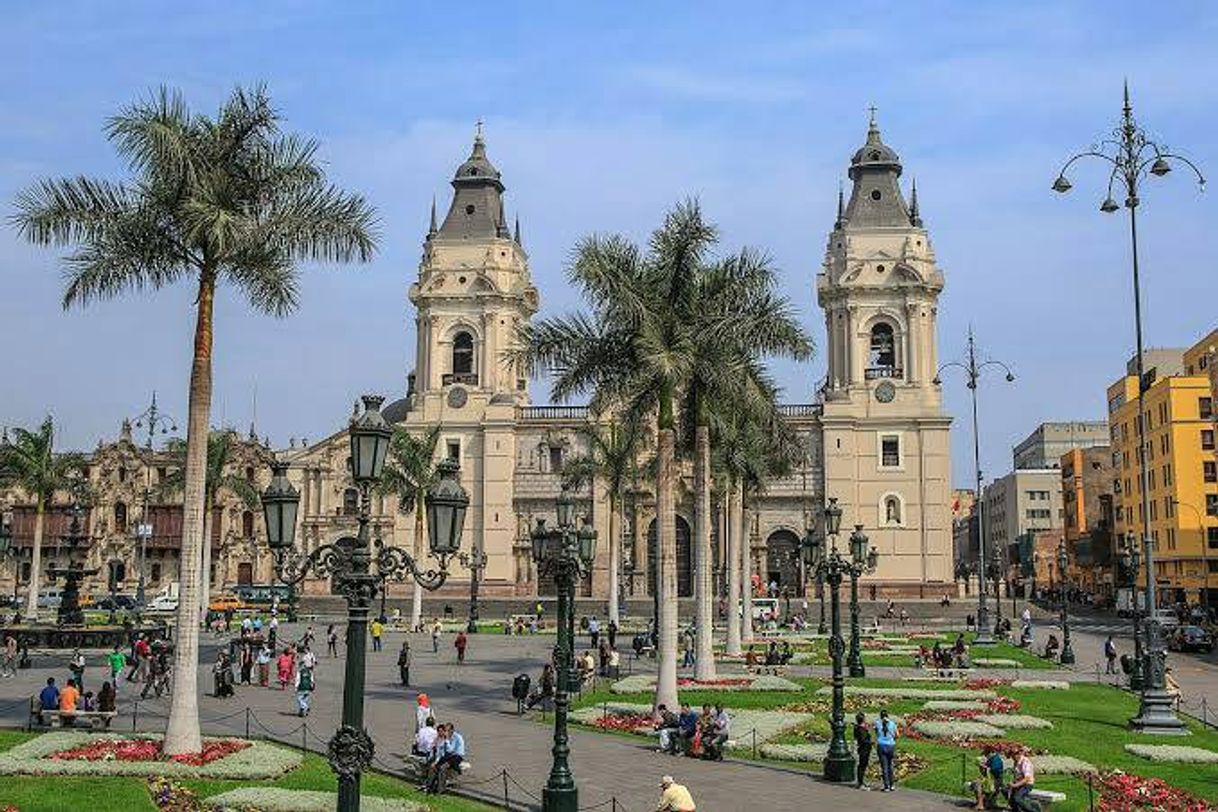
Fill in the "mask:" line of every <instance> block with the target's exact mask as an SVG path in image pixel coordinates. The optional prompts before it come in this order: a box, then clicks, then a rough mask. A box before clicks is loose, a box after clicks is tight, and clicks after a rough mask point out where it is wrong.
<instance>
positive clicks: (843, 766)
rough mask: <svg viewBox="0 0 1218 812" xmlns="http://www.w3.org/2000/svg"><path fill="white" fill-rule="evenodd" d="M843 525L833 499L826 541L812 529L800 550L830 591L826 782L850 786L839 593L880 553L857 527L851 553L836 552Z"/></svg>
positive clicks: (852, 772)
mask: <svg viewBox="0 0 1218 812" xmlns="http://www.w3.org/2000/svg"><path fill="white" fill-rule="evenodd" d="M841 526H842V509H841V508H840V507H838V505H837V498H836V497H830V498H829V504H828V505H827V506H826V507H825V520H824V531H825V532H824V538H822V537H820V536H818V535H817V534H816V533H815V532H814V531H812V530H811V529H809V530H808V531H807V533H805V534H804V538H803V541H802V542H801V545H800V546H801V547H802V548H803V552H804V556H805V561H807V564H808V567H809V568H810V569H812V570H814V571H815V572H816V573H817V574H819V575H822V576H823V577H824V580H825V582H826V583H828V584H829V589H830V596H831V597H830V602H829V608H830V613H829V614H830V618H831V622H832V624H833V634H832V635H831V636H830V637H829V656H830V657H832V659H833V711H832V714H831V715H830V717H829V726H830V728H831V729H832V731H833V736H832V738H831V740H830V742H829V752H828V753H827V754H826V755H825V762H824V764H825V766H824V770H825V772H824V775H825V780H826V781H832V782H834V783H839V784H841V783H849V782H852V781H854V777H855V770H856V767H857V764H856V762H855V760H854V754H853V753H851V752H850V748H849V746H847V744H846V679H845V677H844V676H843V674H842V659H843V656H844V655H845V653H846V644H845V642H844V641H843V640H842V612H841V600H840V597H839V595H840V591H841V586H842V578H843V577H849V578H851V579H852V580H853V579H856V578H858V576H859V575H860V574H862V573H864V572H874V571H875V567H876V563H877V561H878V559H879V553H878V551H877V550H876V549H875V548H874V547H871V546H870V544H869V542H868V540H867V536H866V535H864V534H863V526H862V525H861V524H856V525H855V526H854V533H852V534H851V535H850V550H849V552H848V554H847V555H846V556H843V555H842V554H841V553H840V552H839V551H838V549H837V535H838V532H839V531H840V529H841Z"/></svg>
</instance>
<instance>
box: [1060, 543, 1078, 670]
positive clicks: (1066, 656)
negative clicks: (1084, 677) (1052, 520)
mask: <svg viewBox="0 0 1218 812" xmlns="http://www.w3.org/2000/svg"><path fill="white" fill-rule="evenodd" d="M1069 564H1070V557H1069V556H1068V555H1067V554H1066V542H1065V539H1063V540H1061V541H1059V542H1057V571H1058V572H1059V573H1061V575H1062V579H1063V580H1062V583H1063V584H1064V583H1065V576H1066V568H1067V567H1068V566H1069ZM1061 624H1062V653H1061V657H1060V660H1061V664H1062V665H1074V649H1072V648H1071V647H1070V617H1069V615H1068V614H1067V611H1066V590H1065V588H1064V587H1063V589H1062V600H1061Z"/></svg>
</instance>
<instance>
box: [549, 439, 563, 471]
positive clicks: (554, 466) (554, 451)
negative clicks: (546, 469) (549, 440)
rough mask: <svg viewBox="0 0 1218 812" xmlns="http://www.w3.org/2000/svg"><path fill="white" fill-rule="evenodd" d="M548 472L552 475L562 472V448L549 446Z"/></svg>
mask: <svg viewBox="0 0 1218 812" xmlns="http://www.w3.org/2000/svg"><path fill="white" fill-rule="evenodd" d="M550 470H551V471H553V472H554V473H556V474H557V473H558V472H560V471H562V446H560V445H552V446H550Z"/></svg>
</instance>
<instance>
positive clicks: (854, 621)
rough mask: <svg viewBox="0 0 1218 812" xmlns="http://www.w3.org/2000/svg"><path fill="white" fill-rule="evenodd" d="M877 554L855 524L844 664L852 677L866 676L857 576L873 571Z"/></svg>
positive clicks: (849, 568)
mask: <svg viewBox="0 0 1218 812" xmlns="http://www.w3.org/2000/svg"><path fill="white" fill-rule="evenodd" d="M879 556H880V554H879V551H878V550H876V549H875V548H874V547H871V546H870V545H869V544H868V541H867V536H866V534H865V533H863V526H862V525H861V524H856V525H855V526H854V532H853V533H851V534H850V562H849V565H848V567H847V572H849V573H850V656H849V657H848V658H847V660H846V666H847V668H849V669H850V676H852V677H865V676H867V669H866V668H864V667H863V654H862V652H861V651H860V650H859V649H860V645H859V576H860V575H862V574H863V573H865V572H868V573H870V572H875V566H876V562H877V560H878V559H879Z"/></svg>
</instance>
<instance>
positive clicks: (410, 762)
mask: <svg viewBox="0 0 1218 812" xmlns="http://www.w3.org/2000/svg"><path fill="white" fill-rule="evenodd" d="M403 762H404V768H405V769H404V771H405V773H406V777H407V778H409V779H410V780H412V781H422V780H423V779H425V778H426V777H427V757H426V756H420V755H416V754H414V753H407V754H406V756H404V757H403ZM472 769H474V765H473V764H471V763H470V762H469V760H468V759H462V760H461V766H460V767H458V768H457V771H456V773H453V772H452V771H451V770H450V771H449V773H448V776H447V777H446V778H445V780H444V786H447V785H448V784H449V783H451V782H453V781H455V780H457V779H458V778H460V777H461V776H463V775H465V774H466V773H468V772H469V771H470V770H472ZM441 791H443V787H441Z"/></svg>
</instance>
